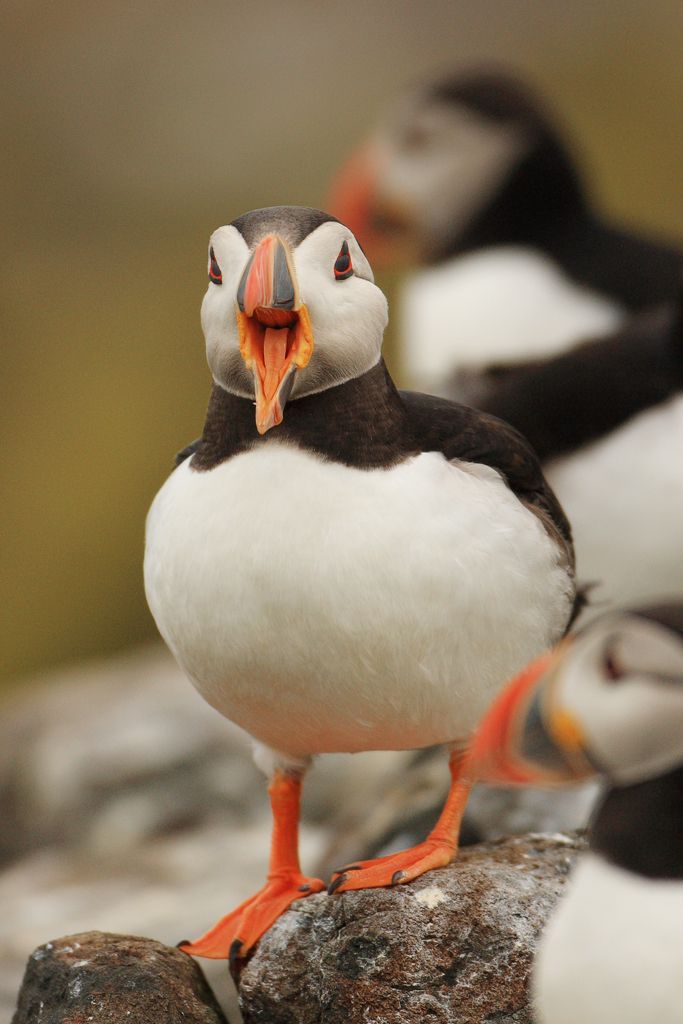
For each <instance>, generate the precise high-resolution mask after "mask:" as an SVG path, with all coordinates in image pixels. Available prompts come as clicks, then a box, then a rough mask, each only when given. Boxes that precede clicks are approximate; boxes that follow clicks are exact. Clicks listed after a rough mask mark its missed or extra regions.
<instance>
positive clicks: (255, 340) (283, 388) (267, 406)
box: [237, 235, 313, 434]
mask: <svg viewBox="0 0 683 1024" xmlns="http://www.w3.org/2000/svg"><path fill="white" fill-rule="evenodd" d="M237 327H238V330H239V338H240V352H241V353H242V358H243V359H244V362H245V364H246V367H247V369H249V370H251V371H252V373H253V375H254V393H255V396H256V429H257V430H258V432H259V434H265V432H266V431H267V430H270V428H271V427H276V426H278V424H280V423H282V418H283V410H284V407H285V404H286V402H287V398H288V396H289V393H290V391H291V389H292V384H293V383H294V375H295V373H296V371H297V370H298V369H301V368H302V367H304V366H306V365H307V363H308V361H309V360H310V358H311V355H312V353H313V331H312V329H311V321H310V318H309V315H308V310H307V309H306V306H305V305H304V304H303V303H302V302H301V298H300V296H299V290H298V286H297V282H296V275H295V272H294V266H293V262H292V256H291V252H290V250H289V247H288V245H287V243H286V242H285V241H284V240H283V239H281V238H279V237H278V236H277V235H267V236H266V238H264V239H262V240H261V241H260V242H259V243H258V245H257V246H256V249H255V250H254V252H253V253H252V255H251V257H250V259H249V262H248V263H247V265H246V267H245V268H244V273H243V274H242V279H241V281H240V284H239V288H238V289H237Z"/></svg>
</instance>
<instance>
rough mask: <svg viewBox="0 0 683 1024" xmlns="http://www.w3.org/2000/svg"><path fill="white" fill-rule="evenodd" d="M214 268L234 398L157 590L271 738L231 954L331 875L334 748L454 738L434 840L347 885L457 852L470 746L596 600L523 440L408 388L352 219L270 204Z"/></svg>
mask: <svg viewBox="0 0 683 1024" xmlns="http://www.w3.org/2000/svg"><path fill="white" fill-rule="evenodd" d="M208 271H209V284H208V290H207V293H206V295H205V298H204V302H203V305H202V326H203V329H204V334H205V337H206V348H207V356H208V361H209V366H210V368H211V372H212V375H213V380H214V384H213V390H212V393H211V399H210V402H209V408H208V412H207V417H206V423H205V426H204V432H203V434H202V437H201V438H200V439H199V441H197V442H195V443H194V444H193V445H190V446H189V447H188V448H187V449H185V451H184V452H183V453H181V457H180V462H179V465H178V467H177V468H176V470H175V472H174V473H173V474H172V475H171V477H170V478H169V479H168V480H167V482H166V483H165V484H164V486H163V487H162V489H161V490H160V492H159V494H158V495H157V496H156V498H155V500H154V503H153V505H152V508H151V510H150V513H149V516H148V520H147V536H146V551H145V587H146V593H147V598H148V602H149V605H150V608H151V610H152V613H153V615H154V617H155V619H156V622H157V625H158V627H159V630H160V632H161V634H162V636H163V637H164V639H165V640H166V642H167V644H168V646H169V647H170V649H171V651H172V652H173V654H174V655H175V657H176V658H177V660H178V662H179V663H180V665H181V666H182V667H183V669H184V670H185V672H186V673H187V675H188V676H189V678H190V679H191V681H192V682H193V683H194V685H195V686H196V687H197V689H198V690H199V692H200V693H201V694H202V695H203V696H204V698H205V699H206V700H207V701H208V702H209V703H210V704H212V705H213V706H214V707H215V708H217V709H218V710H219V711H220V712H221V713H222V714H223V715H225V716H226V717H227V718H229V719H231V720H232V721H234V722H236V723H237V724H238V725H240V726H241V727H242V728H243V729H245V730H246V732H248V733H249V734H250V735H251V736H252V737H253V739H254V743H255V756H256V759H257V763H258V764H259V765H260V766H261V767H262V768H263V769H264V771H265V773H266V774H267V776H268V778H269V780H270V790H269V791H270V797H271V805H272V811H273V818H274V823H273V838H272V848H271V863H270V870H269V873H268V878H267V881H266V884H265V886H264V888H263V889H262V890H261V891H260V892H259V893H258V894H257V895H256V896H254V897H252V898H251V899H249V900H247V901H246V902H245V903H243V904H242V905H241V906H240V907H238V908H237V910H235V911H233V912H232V913H230V914H228V915H227V916H225V917H224V918H222V919H221V920H220V921H219V922H218V923H217V924H216V925H215V926H214V927H213V928H212V929H210V930H209V931H208V932H207V933H206V934H205V935H204V936H202V937H201V938H200V939H198V940H197V941H195V942H192V943H185V944H184V945H183V948H184V949H186V950H187V951H188V952H189V953H194V954H197V955H200V956H207V957H215V958H221V957H227V956H230V957H232V958H233V959H234V958H238V957H242V956H244V955H245V954H246V953H247V952H248V950H249V949H250V948H251V947H252V946H253V944H254V943H255V942H256V941H257V939H258V938H259V936H260V935H261V934H263V932H264V931H265V930H266V929H267V928H268V927H269V926H270V925H271V924H272V922H273V921H274V920H275V919H276V917H278V915H279V914H281V913H282V912H283V911H284V910H285V909H286V908H287V907H288V906H289V904H290V903H292V902H293V901H294V900H296V899H300V898H302V897H303V896H306V895H308V894H310V893H313V892H318V891H320V890H321V889H322V888H324V883H323V881H322V880H320V879H316V878H311V877H308V876H306V875H304V874H303V873H302V871H301V868H300V865H299V857H298V849H297V828H298V818H299V799H300V792H301V784H302V779H303V775H304V773H305V771H306V769H307V767H308V765H309V764H310V761H311V758H312V757H313V756H314V755H316V754H323V753H327V752H356V751H363V750H392V749H394V750H397V749H402V750H405V749H411V748H419V747H425V746H431V745H434V744H440V743H442V744H448V745H449V748H450V752H451V753H450V770H451V789H450V793H449V796H448V799H447V801H446V806H445V808H444V812H443V814H442V817H441V819H440V821H439V823H438V825H437V826H436V828H435V829H434V830H433V832H432V833H431V834H430V836H429V837H428V839H427V840H426V841H425V842H423V843H419V844H418V845H417V846H416V847H414V848H413V849H410V850H406V851H403V852H402V853H398V854H395V855H393V856H391V857H386V858H382V859H381V860H379V861H368V862H359V863H354V864H352V865H349V867H348V868H345V869H341V870H340V871H338V872H335V873H334V877H333V879H332V882H331V885H330V891H331V892H333V893H335V892H336V893H342V892H345V891H346V890H349V889H362V888H369V887H374V886H383V885H391V884H398V883H402V882H407V881H409V880H410V879H411V878H415V877H417V876H418V875H420V874H422V873H423V872H424V871H427V870H429V869H430V868H433V867H439V866H441V865H444V864H446V863H448V861H449V860H451V858H452V857H453V856H454V854H455V851H456V849H457V841H458V830H459V823H460V818H461V815H462V812H463V809H464V806H465V801H466V798H467V793H468V789H469V787H468V784H467V782H466V780H465V779H464V778H463V777H462V752H463V750H464V747H465V745H466V741H467V738H468V737H469V735H470V733H471V731H472V729H473V727H474V725H475V724H476V722H477V720H478V718H479V717H480V715H481V713H482V712H483V710H484V708H485V706H486V704H487V702H488V700H489V699H490V697H491V695H492V694H493V693H494V692H495V690H496V689H497V687H499V686H500V684H501V683H502V682H503V680H504V679H506V678H508V677H509V676H510V675H511V674H512V673H513V672H515V671H517V670H519V669H520V668H521V666H522V665H524V664H526V663H527V662H528V661H529V660H530V659H531V658H532V657H533V656H534V655H536V654H537V653H538V652H539V651H542V650H544V649H546V648H547V647H548V646H549V645H550V644H552V643H554V642H556V641H557V640H558V639H559V638H560V637H561V636H562V635H563V634H564V632H565V630H566V628H567V624H568V622H569V620H570V618H571V616H572V614H573V612H574V604H575V598H576V591H575V585H574V569H573V549H572V542H571V533H570V530H569V526H568V523H567V521H566V519H565V517H564V514H563V512H562V510H561V508H560V506H559V505H558V503H557V501H556V499H555V497H554V495H553V493H552V491H551V490H550V489H549V488H548V486H547V485H546V483H545V481H544V479H543V476H542V474H541V472H540V470H539V467H538V462H537V460H536V458H535V456H534V454H533V452H532V451H531V449H530V448H529V447H528V445H527V444H526V443H525V441H524V440H523V438H522V437H521V436H520V435H519V434H517V433H516V432H515V431H514V430H512V429H511V428H509V427H508V426H507V425H506V424H504V423H502V422H500V421H499V420H495V419H494V418H493V417H489V416H486V415H484V414H481V413H478V412H476V411H475V410H473V409H468V408H466V407H465V406H459V405H457V404H455V403H452V402H449V401H446V400H441V399H435V398H431V397H430V396H427V395H418V394H413V393H409V392H399V391H397V390H396V388H395V387H394V384H393V382H392V380H391V378H390V377H389V374H388V373H387V370H386V367H385V365H384V362H383V361H382V357H381V345H382V336H383V333H384V328H385V326H386V322H387V304H386V299H385V298H384V295H383V294H382V292H381V291H380V290H379V288H377V287H376V285H375V284H374V280H373V275H372V270H371V268H370V265H369V263H368V261H367V259H366V258H365V255H364V254H363V251H362V250H361V248H360V246H359V244H358V242H357V241H356V239H355V237H354V235H353V233H352V232H351V231H350V230H349V229H348V228H347V227H346V226H345V225H344V224H341V223H340V222H339V221H337V220H336V219H335V218H334V217H331V216H329V215H328V214H325V213H323V212H321V211H319V210H310V209H307V208H301V207H273V208H270V209H264V210H255V211H252V212H251V213H248V214H245V215H244V216H242V217H238V218H237V220H235V221H233V222H232V223H231V224H228V225H226V226H224V227H221V228H219V229H218V230H217V231H215V232H214V234H213V235H212V237H211V241H210V245H209V260H208Z"/></svg>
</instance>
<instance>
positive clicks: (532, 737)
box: [468, 640, 596, 786]
mask: <svg viewBox="0 0 683 1024" xmlns="http://www.w3.org/2000/svg"><path fill="white" fill-rule="evenodd" d="M570 643H571V640H565V641H563V643H561V644H560V645H559V646H558V647H556V648H555V649H554V650H552V651H550V652H548V653H547V654H543V655H541V657H540V658H537V659H536V660H535V661H533V662H532V663H531V664H530V665H528V666H527V667H526V668H525V669H524V671H523V672H521V673H520V674H519V675H518V676H516V678H515V679H513V680H512V681H511V682H510V683H508V685H507V686H506V687H505V688H504V689H503V691H502V692H501V693H500V694H499V695H498V697H497V698H496V699H495V700H494V702H493V704H492V705H491V707H490V708H489V710H488V711H487V712H486V714H485V715H484V717H483V719H482V721H481V723H480V724H479V727H478V729H477V732H476V734H475V737H474V740H473V741H472V744H471V746H470V749H469V757H468V768H469V772H470V774H471V777H472V778H473V779H476V780H477V781H480V782H489V783H493V784H503V785H518V786H525V785H526V786H554V785H563V784H566V783H568V782H578V781H580V780H582V779H587V778H589V777H591V776H592V775H595V774H596V769H595V767H594V766H593V765H592V764H591V763H590V762H589V760H588V758H587V755H586V752H585V744H584V741H583V736H582V733H581V730H580V728H579V727H578V725H577V723H576V722H575V721H574V719H573V718H572V717H571V716H570V715H569V714H568V713H567V712H564V711H561V710H559V709H558V707H557V701H556V694H555V690H556V685H557V678H558V674H559V673H560V672H561V671H562V663H563V659H564V657H565V654H566V652H567V650H568V649H569V645H570Z"/></svg>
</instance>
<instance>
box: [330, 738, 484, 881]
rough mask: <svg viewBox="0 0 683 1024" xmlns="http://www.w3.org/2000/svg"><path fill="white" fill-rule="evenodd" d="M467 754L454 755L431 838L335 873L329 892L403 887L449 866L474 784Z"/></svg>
mask: <svg viewBox="0 0 683 1024" xmlns="http://www.w3.org/2000/svg"><path fill="white" fill-rule="evenodd" d="M465 758H466V754H465V753H464V752H463V751H462V750H454V751H452V752H451V755H450V759H449V762H448V766H449V768H450V772H451V785H450V789H449V791H448V796H447V797H446V802H445V804H444V807H443V810H442V812H441V814H440V815H439V820H438V821H437V823H436V825H435V826H434V828H433V829H432V831H431V832H430V833H429V835H428V836H427V838H426V839H425V840H424V842H422V843H418V845H417V846H411V847H410V849H408V850H402V851H401V852H400V853H392V854H389V855H388V856H387V857H378V858H376V859H375V860H359V861H354V863H352V864H348V865H347V866H346V867H344V868H340V869H339V871H335V872H334V874H333V878H332V882H331V884H330V887H329V889H328V892H329V893H335V892H348V891H349V890H351V889H376V888H378V887H380V886H383V885H400V884H401V883H403V882H410V881H411V879H413V878H419V876H420V875H423V874H424V873H425V871H431V870H432V868H442V867H445V865H446V864H449V863H450V862H451V861H452V860H453V858H454V856H455V854H456V852H457V849H458V839H459V837H460V823H461V821H462V816H463V813H464V811H465V806H466V804H467V798H468V796H469V792H470V789H471V788H472V783H471V782H470V780H469V779H467V778H466V777H465V775H464V767H465Z"/></svg>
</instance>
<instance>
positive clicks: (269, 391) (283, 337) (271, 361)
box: [263, 327, 289, 402]
mask: <svg viewBox="0 0 683 1024" xmlns="http://www.w3.org/2000/svg"><path fill="white" fill-rule="evenodd" d="M288 335H289V331H288V330H287V328H285V327H280V328H276V327H267V328H266V332H265V335H264V338H263V362H264V364H265V367H266V375H265V377H264V379H263V393H264V395H265V398H266V401H268V402H270V401H271V400H272V399H273V397H274V395H275V392H276V391H277V389H278V386H279V384H280V381H281V379H282V371H283V369H284V365H285V359H286V357H287V337H288Z"/></svg>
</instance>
